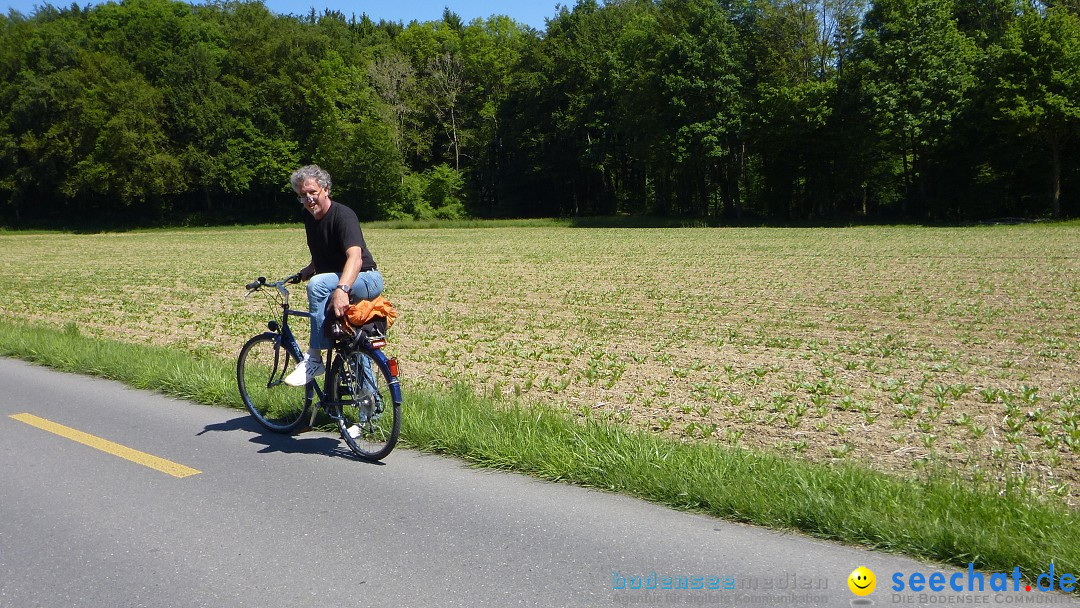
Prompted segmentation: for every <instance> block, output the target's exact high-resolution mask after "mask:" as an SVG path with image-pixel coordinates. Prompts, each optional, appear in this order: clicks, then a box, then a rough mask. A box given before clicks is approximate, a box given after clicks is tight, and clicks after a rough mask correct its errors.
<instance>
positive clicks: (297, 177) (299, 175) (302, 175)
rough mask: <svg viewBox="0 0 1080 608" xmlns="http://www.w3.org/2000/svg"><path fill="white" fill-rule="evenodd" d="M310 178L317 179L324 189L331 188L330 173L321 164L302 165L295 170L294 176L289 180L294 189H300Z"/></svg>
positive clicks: (317, 182) (316, 181)
mask: <svg viewBox="0 0 1080 608" xmlns="http://www.w3.org/2000/svg"><path fill="white" fill-rule="evenodd" d="M309 179H313V180H315V183H316V184H319V187H320V188H322V189H323V190H330V174H329V173H327V172H326V170H325V169H323V168H322V167H320V166H319V165H306V166H304V167H300V168H299V169H297V170H296V171H293V174H292V177H290V178H289V182H290V183H291V184H292V187H293V190H299V189H300V187H301V186H303V185H304V182H306V181H307V180H309Z"/></svg>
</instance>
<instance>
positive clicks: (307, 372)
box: [284, 353, 326, 386]
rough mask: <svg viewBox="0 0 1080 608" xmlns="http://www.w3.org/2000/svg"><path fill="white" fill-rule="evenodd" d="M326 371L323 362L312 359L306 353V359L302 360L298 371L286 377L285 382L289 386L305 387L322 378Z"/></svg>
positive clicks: (297, 368)
mask: <svg viewBox="0 0 1080 608" xmlns="http://www.w3.org/2000/svg"><path fill="white" fill-rule="evenodd" d="M325 371H326V368H325V367H323V364H322V361H320V360H318V359H312V358H311V356H310V355H308V354H307V353H305V354H304V358H303V359H301V360H300V363H299V364H298V365H297V366H296V369H294V370H293V371H292V373H291V374H289V375H288V376H285V380H284V382H285V384H288V385H289V386H304V385H305V384H307V383H308V382H311V381H312V380H314V379H315V378H317V377H319V376H321V375H322V373H323V372H325Z"/></svg>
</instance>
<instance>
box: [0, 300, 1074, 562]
mask: <svg viewBox="0 0 1080 608" xmlns="http://www.w3.org/2000/svg"><path fill="white" fill-rule="evenodd" d="M0 355H3V356H11V357H17V358H22V359H25V360H29V361H33V362H36V363H39V364H42V365H47V366H50V367H53V368H57V369H60V370H64V371H71V372H77V373H83V374H89V375H94V376H100V377H104V378H110V379H114V380H118V381H121V382H124V383H126V384H129V385H131V386H134V387H137V388H142V389H149V390H153V391H156V392H159V393H163V394H166V395H170V396H174V397H180V398H184V399H189V400H192V401H196V402H199V403H204V404H210V405H219V406H227V407H233V408H239V407H242V406H241V405H240V399H239V396H238V394H237V391H236V387H235V378H234V362H233V361H231V360H226V359H221V358H218V357H215V356H211V355H208V356H204V357H195V356H192V355H190V354H188V353H185V352H181V351H179V350H175V349H167V348H159V347H150V346H137V345H131V344H122V343H118V342H111V341H103V340H99V339H92V338H88V337H85V336H82V335H80V333H79V332H78V330H77V329H76V327H75V326H74V325H73V324H68V325H67V326H66V327H65V328H64V329H62V330H58V329H51V328H45V327H41V326H33V325H24V324H13V323H10V322H5V321H0ZM404 411H405V417H404V425H403V431H402V439H403V441H404V442H405V443H406V444H407V445H410V446H412V447H415V448H417V449H420V450H423V451H428V452H436V453H443V454H449V455H453V456H457V457H460V458H463V459H465V460H467V461H469V462H472V463H475V464H476V465H478V466H483V467H492V468H498V469H505V470H512V471H519V472H522V473H526V474H529V475H534V476H536V477H540V478H544V479H550V480H555V481H563V482H570V483H574V484H579V485H582V486H588V487H594V488H600V489H604V490H609V491H613V492H619V493H624V494H629V495H633V496H638V497H641V498H645V499H647V500H651V501H655V502H658V503H661V504H665V505H669V506H672V507H675V508H678V509H688V510H694V511H701V512H704V513H708V514H711V515H715V516H717V517H722V518H726V519H731V520H735V521H741V522H747V523H752V524H757V525H761V526H767V527H771V528H779V529H795V530H800V531H803V532H805V533H808V534H811V535H814V536H818V537H822V538H829V539H835V540H839V541H843V542H847V543H853V544H859V545H864V546H869V547H873V548H876V549H882V550H887V551H894V552H900V553H904V554H908V555H911V556H915V557H921V558H926V559H930V560H936V561H940V562H944V563H949V564H953V565H956V566H963V565H965V564H967V563H968V562H974V563H975V564H976V566H977V567H980V568H984V569H987V570H992V571H1006V570H1012V568H1013V567H1015V566H1019V567H1020V569H1021V572H1023V573H1024V574H1025V575H1026V576H1027V577H1028V578H1029V579H1033V578H1034V577H1035V576H1037V575H1038V574H1040V573H1042V572H1044V571H1049V569H1050V567H1051V565H1053V566H1054V572H1055V575H1057V576H1060V575H1061V574H1064V573H1077V572H1080V526H1077V519H1076V515H1075V514H1074V513H1073V512H1070V511H1068V510H1067V509H1065V508H1063V507H1062V506H1060V505H1059V504H1054V503H1049V502H1041V501H1039V500H1037V499H1035V498H1032V497H1030V495H1028V494H1027V493H1025V492H1005V493H1004V494H1001V493H991V492H981V491H979V490H977V489H973V488H972V487H970V484H965V483H962V482H949V481H946V480H945V477H944V476H941V475H938V476H931V477H930V479H933V481H916V480H912V479H901V478H898V477H894V476H889V475H886V474H882V473H876V472H871V471H868V470H865V469H862V468H860V467H858V466H855V465H852V464H840V465H826V464H815V463H811V462H806V461H802V460H797V459H789V458H784V457H780V456H776V455H772V454H768V453H758V452H752V451H748V450H742V449H735V448H728V447H723V446H719V445H716V444H702V443H695V444H687V443H682V442H679V441H676V440H673V439H669V438H664V437H659V436H656V435H652V434H648V433H644V432H639V431H634V430H631V429H628V428H625V427H617V426H613V425H610V424H608V423H606V422H603V421H599V420H597V419H595V418H593V417H588V416H587V417H584V418H582V419H579V420H575V419H574V418H573V417H572V416H570V415H568V414H567V413H565V412H563V413H560V412H557V411H552V410H549V409H539V408H526V407H518V406H514V405H513V404H508V403H507V402H493V401H491V400H488V399H485V398H483V397H480V396H478V395H477V394H476V393H475V392H474V391H472V390H471V389H469V388H466V387H457V388H455V389H452V390H450V391H436V390H430V389H426V388H423V387H417V386H408V385H407V386H406V392H405V410H404ZM391 458H392V457H391Z"/></svg>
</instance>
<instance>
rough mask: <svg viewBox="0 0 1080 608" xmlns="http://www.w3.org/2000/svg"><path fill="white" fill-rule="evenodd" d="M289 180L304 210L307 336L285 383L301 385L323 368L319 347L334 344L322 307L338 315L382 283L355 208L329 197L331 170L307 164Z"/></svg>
mask: <svg viewBox="0 0 1080 608" xmlns="http://www.w3.org/2000/svg"><path fill="white" fill-rule="evenodd" d="M289 181H290V183H291V184H292V188H293V190H294V191H295V192H296V196H297V200H299V201H300V203H301V204H302V205H303V206H304V209H306V210H307V211H308V214H307V215H305V216H304V230H305V232H306V234H307V246H308V250H309V251H310V252H311V262H310V263H309V264H308V265H307V266H305V267H304V268H303V269H302V270H301V271H300V278H301V279H307V280H308V284H307V296H308V311H309V312H311V336H310V338H309V341H308V344H309V346H310V347H309V348H308V352H307V353H306V354H305V355H304V358H303V359H302V360H301V361H300V363H299V365H297V366H296V369H295V370H293V371H292V373H290V374H289V375H288V376H286V377H285V383H286V384H288V385H289V386H303V385H304V384H307V383H308V382H310V381H311V380H312V379H314V378H316V377H318V376H319V375H321V374H322V373H323V372H324V371H325V367H324V366H323V361H322V351H323V350H326V349H328V348H330V347H331V346H333V344H332V341H331V339H330V338H329V337H327V336H326V335H325V334H324V332H323V324H324V322H325V321H326V315H327V313H328V312H330V313H331V314H333V315H334V316H335V317H336V318H341V317H343V316H344V314H345V309H346V308H347V307H348V306H349V298H350V296H352V297H354V298H356V299H359V300H373V299H375V297H377V296H378V295H379V294H381V293H382V290H383V286H384V285H383V277H382V273H380V272H379V271H378V270H377V267H376V265H375V259H374V258H373V257H372V255H371V251H370V250H369V249H368V247H367V243H366V242H365V241H364V233H363V231H362V230H361V229H360V221H359V220H358V219H357V218H356V214H355V213H354V212H353V210H352V209H349V208H348V207H346V206H345V205H342V204H341V203H336V202H334V201H332V200H330V185H331V182H330V174H329V173H327V172H326V171H325V170H324V169H322V168H321V167H319V166H318V165H307V166H305V167H301V168H299V169H297V170H296V171H295V172H293V174H292V177H291V178H290V180H289Z"/></svg>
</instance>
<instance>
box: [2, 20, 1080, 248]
mask: <svg viewBox="0 0 1080 608" xmlns="http://www.w3.org/2000/svg"><path fill="white" fill-rule="evenodd" d="M0 75H2V78H0V112H2V115H0V225H2V226H6V227H9V228H22V227H36V226H65V227H69V226H78V225H80V224H85V223H87V222H100V221H104V220H105V219H108V220H110V221H118V222H122V223H125V224H137V225H160V224H188V223H227V222H238V221H241V222H246V223H255V222H264V221H266V222H269V221H282V220H295V219H296V218H297V214H298V208H297V204H296V202H295V201H296V199H295V197H294V195H293V193H292V191H291V189H290V187H289V185H288V178H289V175H290V173H291V172H292V171H293V170H294V169H295V168H297V167H299V166H300V165H303V164H308V163H317V164H319V165H321V166H323V167H324V168H326V169H327V170H328V171H330V173H331V175H332V176H333V180H334V184H333V188H332V196H333V198H334V199H335V200H338V201H341V202H344V203H346V204H349V205H350V206H352V207H353V208H354V209H356V210H357V212H358V214H359V215H360V216H361V219H362V220H365V221H366V220H374V219H410V218H413V219H435V218H447V219H457V218H467V217H473V218H530V217H588V216H649V217H654V216H664V217H684V218H701V219H705V220H710V221H717V222H772V223H778V224H783V223H801V222H810V223H814V222H883V221H910V222H926V223H956V222H974V221H982V220H988V219H1000V218H1029V219H1042V218H1067V217H1077V216H1080V137H1077V136H1078V135H1080V0H1054V1H1050V0H1044V1H1042V2H1035V1H1034V0H870V1H868V0H607V1H606V2H597V1H596V0H578V1H577V3H576V4H574V5H573V6H562V7H560V8H559V10H558V11H557V12H553V14H552V15H551V17H550V18H549V19H548V20H547V22H546V26H545V28H544V30H543V31H539V30H536V29H534V28H530V27H528V26H525V25H523V24H520V23H517V22H515V21H514V20H513V19H511V18H510V17H506V16H498V15H495V16H490V17H488V18H476V19H472V20H470V21H467V22H466V21H465V20H463V19H462V18H461V17H460V16H459V15H457V14H455V13H453V12H452V11H450V10H446V11H444V14H443V17H442V19H441V20H438V21H428V22H419V21H412V22H409V23H402V22H389V21H378V22H375V21H373V20H372V19H370V18H368V17H367V16H366V15H363V14H360V15H344V14H342V13H340V12H336V11H326V10H324V11H322V12H318V11H316V10H314V9H312V10H311V11H310V13H308V14H305V15H279V14H274V13H272V12H270V11H269V10H268V9H267V8H266V6H265V5H264V4H263V3H262V2H259V1H251V0H211V1H210V2H207V3H200V4H189V3H186V2H181V1H179V0H123V1H122V2H120V3H115V2H108V3H104V4H99V5H94V6H90V5H87V6H83V7H80V6H79V5H78V4H72V5H71V6H69V7H66V8H63V7H56V6H53V5H49V4H46V5H43V6H39V7H37V8H36V9H35V11H34V12H33V14H31V15H24V14H21V13H18V12H16V11H14V10H11V11H9V12H8V14H7V15H4V16H0Z"/></svg>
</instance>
